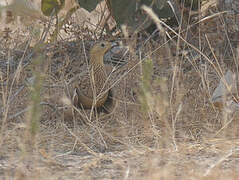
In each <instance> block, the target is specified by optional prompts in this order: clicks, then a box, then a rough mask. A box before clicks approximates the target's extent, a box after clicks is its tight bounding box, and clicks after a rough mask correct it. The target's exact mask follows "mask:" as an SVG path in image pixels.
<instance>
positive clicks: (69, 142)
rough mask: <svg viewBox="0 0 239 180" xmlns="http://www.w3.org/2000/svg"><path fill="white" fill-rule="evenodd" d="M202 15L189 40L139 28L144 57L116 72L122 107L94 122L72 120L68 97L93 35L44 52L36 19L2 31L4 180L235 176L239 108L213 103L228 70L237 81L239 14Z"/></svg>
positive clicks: (91, 117)
mask: <svg viewBox="0 0 239 180" xmlns="http://www.w3.org/2000/svg"><path fill="white" fill-rule="evenodd" d="M200 18H201V20H200V23H198V22H199V15H198V14H196V15H194V16H192V17H191V20H190V21H189V22H190V24H188V25H187V27H189V30H188V31H186V30H185V31H183V30H182V31H183V32H182V34H181V37H182V38H184V39H186V38H185V37H187V36H188V34H187V32H190V37H187V40H186V42H184V41H182V40H180V42H179V39H177V36H175V38H173V39H170V38H166V40H165V39H164V35H163V34H162V33H160V35H158V36H156V37H153V36H151V34H148V33H147V32H141V35H142V38H141V39H140V38H138V37H137V46H139V45H141V53H142V56H140V54H139V53H138V50H137V49H136V48H135V49H133V51H131V52H130V53H129V56H128V57H127V59H126V60H127V61H128V64H126V65H125V66H123V67H121V68H120V69H118V70H117V71H115V72H112V73H111V74H110V80H111V81H112V84H113V89H114V97H115V99H116V100H117V102H118V105H117V107H116V109H115V110H114V111H113V112H112V114H110V115H106V114H104V113H101V114H98V115H97V116H96V115H95V114H94V113H91V112H90V110H87V111H83V110H79V111H76V112H75V113H74V115H73V116H71V115H69V114H68V113H67V112H66V111H65V108H63V106H64V103H63V102H64V101H62V98H63V97H64V92H63V88H62V87H63V85H64V82H65V81H66V80H67V79H69V78H70V77H72V76H73V75H74V74H76V73H80V72H81V71H84V70H85V68H86V60H87V57H88V50H89V48H90V47H91V45H92V42H94V40H95V38H93V37H92V34H91V32H90V31H88V30H86V29H83V30H82V29H80V28H79V27H78V26H74V27H73V30H72V31H71V32H70V33H69V36H66V35H65V34H64V37H63V36H61V38H60V39H59V40H58V41H57V42H54V43H49V44H47V45H44V46H43V47H41V48H40V49H38V50H37V55H33V52H34V48H32V47H31V46H29V45H30V44H31V41H32V39H34V38H35V37H36V36H38V35H37V33H38V31H35V30H34V27H38V26H35V24H34V23H33V24H32V27H33V28H29V27H30V26H29V27H28V28H25V29H23V30H22V29H20V28H16V29H15V30H14V31H12V32H4V33H3V34H4V35H3V36H2V37H0V41H1V44H0V70H1V72H0V78H1V87H0V88H1V91H0V92H1V101H0V112H1V113H0V115H1V121H0V128H1V129H0V179H17V180H23V179H150V180H151V179H155V180H156V179H218V180H219V179H238V178H239V172H238V169H239V148H238V145H239V140H238V135H239V133H238V130H239V125H238V112H230V111H228V110H224V109H223V108H222V109H218V108H216V107H215V106H214V105H213V103H212V102H211V100H210V99H211V95H212V93H213V91H214V89H215V88H216V87H217V85H218V83H219V81H220V78H221V76H222V74H224V73H225V72H226V71H227V70H232V71H233V72H234V73H235V74H236V75H238V48H237V46H238V41H237V40H238V39H239V31H238V26H239V22H238V18H239V17H238V15H236V14H230V13H225V12H222V10H218V9H217V8H216V6H215V5H213V6H209V7H207V9H206V10H204V11H203V14H202V17H200ZM77 28H78V29H77ZM76 29H77V30H76ZM165 30H166V31H167V32H168V34H169V35H170V36H174V34H173V33H172V32H170V30H168V29H167V28H165ZM59 35H62V34H61V32H60V34H59ZM132 38H133V40H135V39H136V37H134V36H132ZM103 39H107V38H106V37H103ZM146 39H147V41H146ZM133 40H132V39H130V40H128V41H127V40H126V41H125V44H126V45H129V46H131V45H132V46H133V45H134V44H133V43H132V42H133ZM142 44H143V45H142ZM191 45H193V46H191ZM39 57H41V58H39ZM39 59H40V60H39ZM107 68H108V69H109V70H108V71H109V72H111V71H112V67H107ZM33 77H35V78H36V79H37V78H38V77H40V78H39V79H40V80H39V81H38V80H35V81H34V80H33ZM41 80H42V81H41ZM37 83H39V84H40V85H39V86H38V84H37ZM38 90H39V91H38ZM36 92H38V94H37V93H36ZM34 93H36V94H34ZM39 94H40V95H39ZM39 103H40V105H39ZM32 107H36V111H34V110H33V109H32ZM37 108H39V109H37ZM37 117H39V120H40V121H39V122H38V123H37V124H31V122H34V119H37ZM34 128H35V129H34Z"/></svg>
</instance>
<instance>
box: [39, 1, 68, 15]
mask: <svg viewBox="0 0 239 180" xmlns="http://www.w3.org/2000/svg"><path fill="white" fill-rule="evenodd" d="M64 5H65V0H41V11H42V13H43V14H44V15H45V16H51V15H53V14H58V12H59V11H60V10H61V9H62V8H63V7H64ZM54 11H55V12H54ZM53 12H54V13H53Z"/></svg>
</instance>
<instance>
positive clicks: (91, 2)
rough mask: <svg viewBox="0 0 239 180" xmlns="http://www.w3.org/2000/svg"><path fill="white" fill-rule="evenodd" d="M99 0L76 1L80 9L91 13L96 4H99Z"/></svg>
mask: <svg viewBox="0 0 239 180" xmlns="http://www.w3.org/2000/svg"><path fill="white" fill-rule="evenodd" d="M100 2H101V0H78V3H79V5H80V7H82V8H84V9H86V10H87V11H89V12H91V11H93V10H94V9H95V8H96V6H97V4H98V3H100Z"/></svg>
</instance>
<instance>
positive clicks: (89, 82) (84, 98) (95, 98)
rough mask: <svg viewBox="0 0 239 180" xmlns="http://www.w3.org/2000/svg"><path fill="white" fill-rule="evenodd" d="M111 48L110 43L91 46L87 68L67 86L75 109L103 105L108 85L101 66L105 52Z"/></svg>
mask: <svg viewBox="0 0 239 180" xmlns="http://www.w3.org/2000/svg"><path fill="white" fill-rule="evenodd" d="M110 48H111V43H109V42H106V41H102V42H100V43H97V44H95V45H94V46H93V48H92V49H91V51H90V61H89V68H88V70H86V71H85V72H82V73H80V74H78V75H76V76H75V77H73V78H72V79H71V80H70V82H69V83H68V84H69V87H68V89H70V91H71V92H70V96H71V98H72V101H73V104H74V105H75V106H77V107H83V108H85V109H89V108H91V107H92V105H94V106H95V107H97V108H98V107H101V106H103V105H104V103H105V102H106V100H107V98H108V94H109V84H108V82H107V75H106V71H105V67H104V64H103V56H104V54H105V52H106V51H107V50H108V49H110Z"/></svg>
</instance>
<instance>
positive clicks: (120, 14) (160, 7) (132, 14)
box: [107, 0, 174, 30]
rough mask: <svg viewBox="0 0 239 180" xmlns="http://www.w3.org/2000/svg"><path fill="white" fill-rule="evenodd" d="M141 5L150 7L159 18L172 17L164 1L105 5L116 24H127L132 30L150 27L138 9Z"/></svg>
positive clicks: (117, 1)
mask: <svg viewBox="0 0 239 180" xmlns="http://www.w3.org/2000/svg"><path fill="white" fill-rule="evenodd" d="M143 4H144V5H147V6H150V7H152V9H153V10H154V12H155V13H156V14H157V15H158V17H159V18H169V17H173V15H174V14H173V12H172V10H171V8H170V6H169V5H168V3H167V2H166V0H108V3H107V5H108V6H109V9H110V11H111V13H112V15H113V17H114V19H115V21H116V23H117V24H118V25H121V24H127V25H128V26H131V27H132V28H133V29H134V30H135V29H137V28H138V26H142V27H143V28H146V27H148V26H149V25H150V20H148V19H146V17H147V15H146V14H145V13H142V11H141V9H140V7H141V6H142V5H143ZM141 24H142V25H141Z"/></svg>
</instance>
